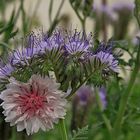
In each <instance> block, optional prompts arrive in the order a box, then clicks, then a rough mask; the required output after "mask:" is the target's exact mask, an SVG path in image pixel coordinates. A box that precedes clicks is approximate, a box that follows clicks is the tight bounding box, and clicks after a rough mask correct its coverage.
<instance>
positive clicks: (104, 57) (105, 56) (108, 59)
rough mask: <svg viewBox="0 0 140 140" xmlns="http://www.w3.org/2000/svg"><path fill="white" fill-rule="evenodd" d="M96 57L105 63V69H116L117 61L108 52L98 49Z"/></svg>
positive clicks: (115, 70)
mask: <svg viewBox="0 0 140 140" xmlns="http://www.w3.org/2000/svg"><path fill="white" fill-rule="evenodd" d="M95 57H96V58H98V59H100V61H101V63H102V64H105V65H107V69H111V70H112V71H114V72H117V71H118V68H117V66H118V61H117V60H116V59H115V58H114V56H113V55H112V54H110V53H107V52H103V51H100V52H98V53H97V54H96V55H95Z"/></svg>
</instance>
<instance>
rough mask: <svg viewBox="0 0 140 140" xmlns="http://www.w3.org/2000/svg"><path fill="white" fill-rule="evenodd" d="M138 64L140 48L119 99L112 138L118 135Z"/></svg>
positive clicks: (139, 62) (139, 61)
mask: <svg viewBox="0 0 140 140" xmlns="http://www.w3.org/2000/svg"><path fill="white" fill-rule="evenodd" d="M139 64H140V46H139V48H138V53H137V57H136V61H135V67H134V70H133V72H132V74H131V78H130V81H129V83H128V86H127V88H126V90H125V91H124V93H123V95H122V98H121V101H120V106H119V111H118V114H117V119H116V121H115V123H114V130H113V133H114V134H113V135H114V138H117V136H118V135H119V132H120V129H121V124H122V120H123V115H124V113H125V109H126V106H127V102H128V99H129V97H130V96H131V91H132V88H133V86H134V83H135V80H136V77H137V74H138V72H139Z"/></svg>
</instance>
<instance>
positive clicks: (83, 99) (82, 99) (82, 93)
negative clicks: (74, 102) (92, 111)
mask: <svg viewBox="0 0 140 140" xmlns="http://www.w3.org/2000/svg"><path fill="white" fill-rule="evenodd" d="M91 95H92V89H91V87H90V86H82V87H80V88H79V90H78V91H77V97H78V98H79V103H80V104H81V105H87V104H88V102H89V101H90V99H91Z"/></svg>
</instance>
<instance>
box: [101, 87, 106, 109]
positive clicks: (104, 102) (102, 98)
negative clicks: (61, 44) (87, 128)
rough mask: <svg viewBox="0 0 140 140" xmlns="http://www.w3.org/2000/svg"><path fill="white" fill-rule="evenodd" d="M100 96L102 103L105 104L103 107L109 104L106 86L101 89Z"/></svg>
mask: <svg viewBox="0 0 140 140" xmlns="http://www.w3.org/2000/svg"><path fill="white" fill-rule="evenodd" d="M99 96H100V99H101V101H102V105H103V108H105V107H106V105H107V100H106V88H105V87H101V88H100V89H99Z"/></svg>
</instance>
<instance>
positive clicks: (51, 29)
mask: <svg viewBox="0 0 140 140" xmlns="http://www.w3.org/2000/svg"><path fill="white" fill-rule="evenodd" d="M64 2H65V0H62V1H61V3H60V5H59V8H58V10H57V13H56V15H55V18H54V20H53V22H52V24H51V26H50V29H49V31H48V32H49V35H51V34H52V32H53V30H54V28H55V27H56V25H57V24H58V22H59V21H60V17H59V15H60V12H61V9H62V7H63V5H64Z"/></svg>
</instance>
